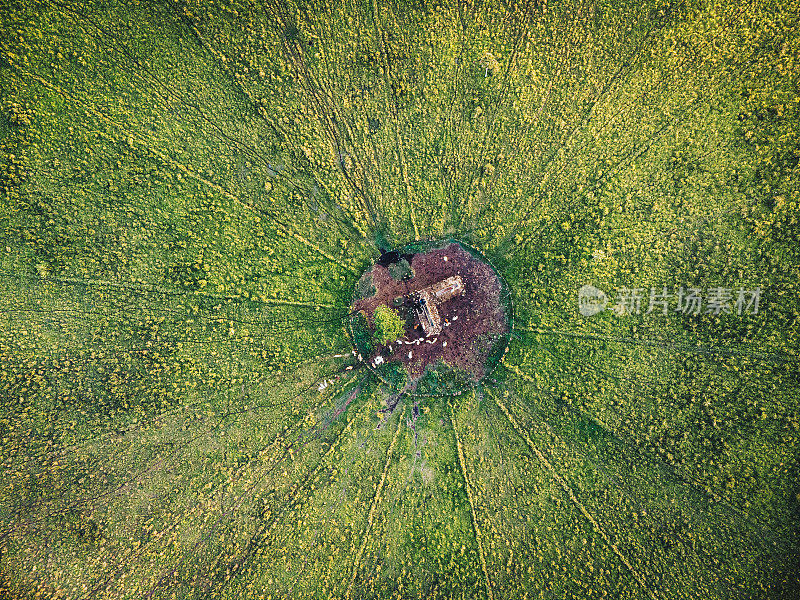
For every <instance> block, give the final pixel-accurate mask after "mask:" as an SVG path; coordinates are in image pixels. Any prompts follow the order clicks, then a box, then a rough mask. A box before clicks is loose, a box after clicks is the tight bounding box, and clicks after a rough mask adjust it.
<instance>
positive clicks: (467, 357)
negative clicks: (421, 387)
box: [353, 243, 508, 382]
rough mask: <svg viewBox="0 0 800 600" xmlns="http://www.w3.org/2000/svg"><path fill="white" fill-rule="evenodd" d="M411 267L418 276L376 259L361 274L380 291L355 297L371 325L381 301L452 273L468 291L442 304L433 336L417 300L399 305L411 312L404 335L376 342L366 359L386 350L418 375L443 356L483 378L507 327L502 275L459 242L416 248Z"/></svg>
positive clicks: (386, 355) (405, 313)
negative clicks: (403, 276) (400, 277)
mask: <svg viewBox="0 0 800 600" xmlns="http://www.w3.org/2000/svg"><path fill="white" fill-rule="evenodd" d="M411 267H412V268H413V269H414V278H413V279H410V280H407V281H397V280H395V279H393V278H392V277H391V275H390V274H389V269H388V268H387V267H384V266H382V265H380V264H376V265H374V266H373V267H372V268H371V269H370V270H369V271H367V272H366V273H365V274H364V275H363V276H362V277H367V276H368V275H372V283H373V285H374V286H375V290H376V291H375V295H373V296H370V297H368V298H363V299H361V300H358V301H356V302H355V303H354V304H353V310H354V313H355V312H357V311H364V314H365V315H366V317H367V322H368V323H369V326H370V327H374V323H373V318H372V317H373V314H374V312H375V309H376V308H377V307H378V306H380V305H381V304H386V305H387V306H392V301H393V300H394V299H395V298H397V297H398V296H407V295H408V294H410V293H412V292H414V291H417V290H420V289H422V288H424V287H427V286H429V285H431V284H434V283H438V282H440V281H442V280H443V279H446V278H448V277H451V276H453V275H459V276H460V277H461V280H462V282H463V283H464V293H463V294H461V295H460V296H456V297H455V298H451V299H450V300H447V301H445V302H443V303H441V304H439V305H438V310H439V314H440V316H441V318H442V324H443V327H442V331H441V333H439V334H438V335H432V336H430V337H428V338H425V336H424V334H423V332H422V326H421V325H420V324H419V319H418V318H417V316H416V314H415V311H414V309H413V307H412V306H410V305H409V304H407V305H406V306H404V307H403V308H400V309H398V310H399V312H400V314H401V316H403V317H407V321H406V330H405V335H404V336H403V337H402V338H400V340H398V341H396V342H392V343H390V344H388V345H387V346H380V345H378V346H376V348H375V349H374V350H373V352H372V354H371V355H370V356H369V357H364V360H365V361H368V362H369V363H370V364H374V361H375V359H376V358H377V357H378V356H382V357H383V360H384V361H385V362H390V361H399V362H401V363H402V364H403V365H405V367H406V370H407V372H408V373H409V375H410V376H411V379H412V381H415V380H417V379H419V378H420V377H421V376H422V374H423V372H424V370H425V368H426V367H427V366H428V365H433V364H435V363H436V362H437V361H438V360H440V359H441V360H442V361H444V362H445V363H446V364H447V365H450V366H452V367H456V368H458V369H460V370H463V371H466V372H468V373H469V374H470V375H471V377H472V379H473V380H474V381H476V382H477V381H479V380H480V379H482V378H483V376H484V375H485V361H486V358H487V356H488V354H489V352H490V350H491V348H492V346H493V345H494V343H495V341H496V340H497V339H498V338H500V337H503V336H505V335H506V334H507V333H508V319H507V316H506V314H505V310H504V307H503V303H502V302H501V299H500V291H501V285H500V281H499V280H498V278H497V275H496V274H495V272H494V271H493V270H492V268H491V267H490V266H489V265H488V264H486V263H484V262H482V261H480V260H478V259H477V258H475V257H474V256H472V255H471V254H470V253H468V252H467V251H466V250H464V249H463V248H462V247H461V246H460V245H459V244H457V243H450V244H449V245H447V246H445V247H444V248H435V249H432V250H429V251H427V252H424V253H418V254H414V255H413V258H412V259H411ZM409 353H410V356H409Z"/></svg>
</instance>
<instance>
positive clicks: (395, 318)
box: [374, 304, 405, 344]
mask: <svg viewBox="0 0 800 600" xmlns="http://www.w3.org/2000/svg"><path fill="white" fill-rule="evenodd" d="M374 318H375V339H376V340H377V341H379V342H380V343H381V344H388V343H389V342H391V341H394V340H396V339H397V338H399V337H401V336H402V335H403V333H404V331H405V328H404V324H403V319H402V318H400V314H399V313H398V312H397V311H396V310H394V309H392V308H389V307H388V306H386V305H385V304H381V305H380V306H379V307H378V308H376V309H375V317H374Z"/></svg>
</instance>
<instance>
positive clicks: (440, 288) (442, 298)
mask: <svg viewBox="0 0 800 600" xmlns="http://www.w3.org/2000/svg"><path fill="white" fill-rule="evenodd" d="M463 293H464V282H463V281H461V277H459V276H458V275H454V276H452V277H448V278H447V279H445V280H443V281H440V282H439V283H434V284H433V285H429V286H428V287H426V288H423V289H421V290H418V291H417V292H415V297H416V302H417V309H416V310H417V317H418V318H419V322H420V325H422V331H423V332H424V333H425V336H426V337H427V336H430V335H437V334H438V333H440V332H441V331H442V318H441V317H440V316H439V310H438V308H437V306H438V305H439V304H441V303H443V302H446V301H447V300H449V299H450V298H454V297H456V296H458V295H459V294H463Z"/></svg>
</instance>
